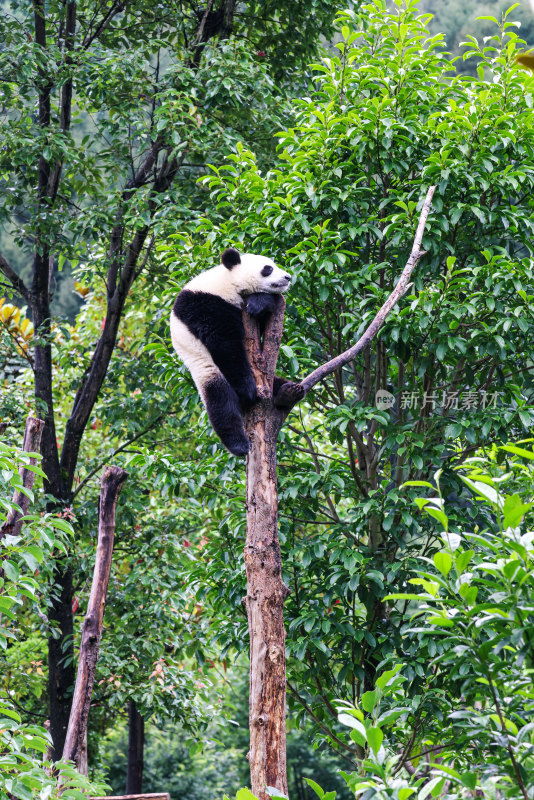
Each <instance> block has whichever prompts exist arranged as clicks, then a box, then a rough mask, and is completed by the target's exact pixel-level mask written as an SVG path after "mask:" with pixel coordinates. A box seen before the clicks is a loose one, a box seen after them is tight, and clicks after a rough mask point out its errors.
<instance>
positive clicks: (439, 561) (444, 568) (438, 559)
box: [432, 550, 452, 578]
mask: <svg viewBox="0 0 534 800" xmlns="http://www.w3.org/2000/svg"><path fill="white" fill-rule="evenodd" d="M432 560H433V561H434V565H435V567H436V569H438V570H439V571H440V572H441V574H442V575H443V577H444V578H446V577H447V575H448V574H449V572H450V571H451V566H452V557H451V556H450V555H449V553H447V551H446V550H440V552H439V553H435V555H434V558H433V559H432Z"/></svg>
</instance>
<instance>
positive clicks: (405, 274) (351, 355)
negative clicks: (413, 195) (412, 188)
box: [301, 186, 436, 392]
mask: <svg viewBox="0 0 534 800" xmlns="http://www.w3.org/2000/svg"><path fill="white" fill-rule="evenodd" d="M435 190H436V187H435V186H431V187H430V188H429V190H428V192H427V193H426V198H425V202H424V203H423V208H422V209H421V214H420V216H419V224H418V226H417V231H416V233H415V238H414V242H413V247H412V252H411V253H410V256H409V258H408V261H407V262H406V266H405V267H404V269H403V271H402V273H401V276H400V278H399V281H398V283H397V285H396V286H395V288H394V289H393V291H392V292H391V294H390V296H389V297H388V299H387V300H386V302H385V303H384V305H383V306H382V308H381V309H380V311H378V313H377V314H376V316H375V318H374V319H373V321H372V322H371V324H370V325H369V327H368V328H367V330H366V331H365V332H364V333H363V334H362V336H361V337H360V338H359V339H358V341H357V342H356V344H355V345H353V346H352V347H350V348H349V349H348V350H345V352H344V353H340V354H339V355H338V356H336V357H335V358H332V359H331V360H330V361H327V362H326V363H325V364H321V366H320V367H317V369H314V371H313V372H311V373H310V374H309V375H308V376H307V377H306V378H304V380H303V381H302V382H301V385H302V386H303V387H304V389H305V390H306V392H308V391H309V390H310V389H311V388H312V387H313V386H315V384H316V383H319V381H321V380H322V379H323V378H326V377H327V376H328V375H331V374H332V372H335V371H336V369H339V368H340V367H344V366H345V364H348V363H349V361H352V360H353V359H355V358H356V356H357V355H359V354H360V353H361V352H362V350H364V348H365V347H367V345H368V344H369V342H371V340H372V339H373V338H374V336H375V335H376V333H377V332H378V330H379V329H380V328H381V327H382V325H383V323H384V321H385V319H386V317H387V316H388V314H389V313H390V311H391V310H392V309H393V307H394V306H395V305H396V303H398V301H399V300H400V298H401V297H402V295H403V294H404V293H405V291H406V289H407V288H408V283H409V281H410V277H411V275H412V272H413V270H414V267H415V265H416V264H417V262H418V261H419V259H420V258H421V256H423V255H424V251H423V250H421V242H422V240H423V232H424V230H425V225H426V220H427V217H428V214H429V212H430V206H431V205H432V197H433V196H434V192H435Z"/></svg>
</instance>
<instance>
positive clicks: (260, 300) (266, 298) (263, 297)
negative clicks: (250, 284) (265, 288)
mask: <svg viewBox="0 0 534 800" xmlns="http://www.w3.org/2000/svg"><path fill="white" fill-rule="evenodd" d="M245 308H246V310H247V314H250V316H251V317H263V316H265V315H267V314H272V312H273V311H274V309H275V308H276V296H275V295H274V294H268V293H267V292H255V293H254V294H249V296H248V297H247V298H246V300H245Z"/></svg>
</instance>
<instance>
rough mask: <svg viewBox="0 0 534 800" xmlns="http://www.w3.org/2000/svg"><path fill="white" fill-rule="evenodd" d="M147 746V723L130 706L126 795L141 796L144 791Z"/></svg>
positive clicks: (133, 707) (130, 705) (132, 703)
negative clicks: (145, 748) (145, 749)
mask: <svg viewBox="0 0 534 800" xmlns="http://www.w3.org/2000/svg"><path fill="white" fill-rule="evenodd" d="M144 746H145V721H144V719H143V717H142V716H141V714H140V713H139V711H138V710H137V706H136V704H135V700H130V704H129V706H128V771H127V773H126V794H141V792H142V791H143V767H144Z"/></svg>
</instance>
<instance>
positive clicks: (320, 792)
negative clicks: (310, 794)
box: [304, 778, 324, 800]
mask: <svg viewBox="0 0 534 800" xmlns="http://www.w3.org/2000/svg"><path fill="white" fill-rule="evenodd" d="M304 780H305V781H306V783H307V784H308V786H309V787H310V788H311V789H313V791H314V792H315V794H316V795H317V797H320V798H321V800H323V797H324V791H323V790H322V789H321V787H320V786H319V784H318V783H315V781H312V779H311V778H304Z"/></svg>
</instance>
